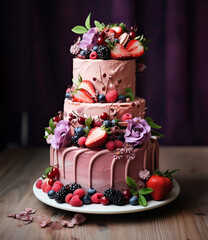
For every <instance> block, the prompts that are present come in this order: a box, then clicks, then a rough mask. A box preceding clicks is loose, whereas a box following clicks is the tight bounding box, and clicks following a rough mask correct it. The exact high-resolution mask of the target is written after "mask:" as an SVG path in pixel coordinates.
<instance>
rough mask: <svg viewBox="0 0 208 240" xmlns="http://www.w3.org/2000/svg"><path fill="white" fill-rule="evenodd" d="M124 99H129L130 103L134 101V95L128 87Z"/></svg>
mask: <svg viewBox="0 0 208 240" xmlns="http://www.w3.org/2000/svg"><path fill="white" fill-rule="evenodd" d="M126 98H130V100H131V101H134V99H135V94H134V93H133V91H132V89H131V88H130V87H128V88H126Z"/></svg>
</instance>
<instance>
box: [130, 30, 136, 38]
mask: <svg viewBox="0 0 208 240" xmlns="http://www.w3.org/2000/svg"><path fill="white" fill-rule="evenodd" d="M135 37H136V33H135V32H134V31H131V32H130V33H129V38H130V39H134V38H135Z"/></svg>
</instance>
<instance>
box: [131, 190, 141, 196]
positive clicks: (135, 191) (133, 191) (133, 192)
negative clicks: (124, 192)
mask: <svg viewBox="0 0 208 240" xmlns="http://www.w3.org/2000/svg"><path fill="white" fill-rule="evenodd" d="M130 192H131V194H132V195H133V196H134V195H137V194H138V193H139V191H137V190H134V189H130Z"/></svg>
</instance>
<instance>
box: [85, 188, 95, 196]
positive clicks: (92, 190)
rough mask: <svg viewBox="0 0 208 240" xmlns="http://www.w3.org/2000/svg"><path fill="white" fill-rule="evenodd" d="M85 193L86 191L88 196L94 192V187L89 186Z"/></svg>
mask: <svg viewBox="0 0 208 240" xmlns="http://www.w3.org/2000/svg"><path fill="white" fill-rule="evenodd" d="M87 193H88V194H89V195H90V196H92V195H93V194H95V193H96V190H95V189H94V188H89V189H88V191H87Z"/></svg>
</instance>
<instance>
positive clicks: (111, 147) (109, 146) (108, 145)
mask: <svg viewBox="0 0 208 240" xmlns="http://www.w3.org/2000/svg"><path fill="white" fill-rule="evenodd" d="M105 147H106V148H107V149H108V150H109V151H113V150H114V149H115V147H116V145H115V143H114V141H112V140H110V141H107V143H106V144H105Z"/></svg>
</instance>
